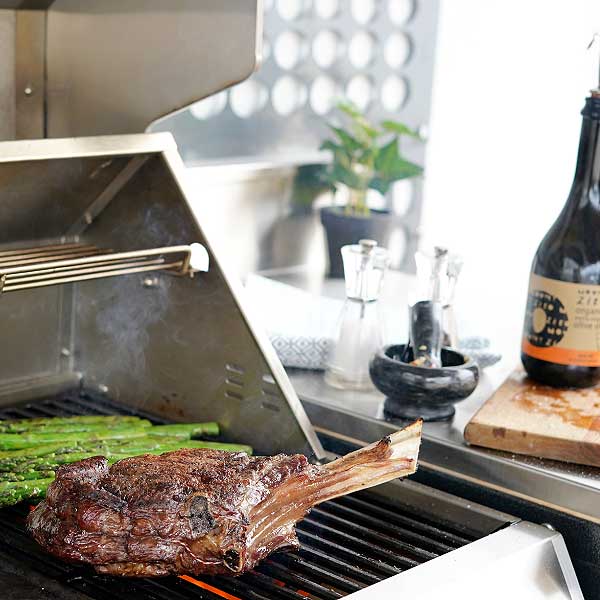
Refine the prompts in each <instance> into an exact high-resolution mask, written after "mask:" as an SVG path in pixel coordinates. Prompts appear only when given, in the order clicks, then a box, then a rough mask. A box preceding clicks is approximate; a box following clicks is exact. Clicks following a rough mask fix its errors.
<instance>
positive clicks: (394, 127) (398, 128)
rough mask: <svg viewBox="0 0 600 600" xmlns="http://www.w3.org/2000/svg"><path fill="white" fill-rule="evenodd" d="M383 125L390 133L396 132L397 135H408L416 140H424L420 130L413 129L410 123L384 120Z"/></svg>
mask: <svg viewBox="0 0 600 600" xmlns="http://www.w3.org/2000/svg"><path fill="white" fill-rule="evenodd" d="M381 127H383V129H385V130H386V131H389V132H390V133H395V134H397V135H408V136H409V137H412V138H415V139H416V140H422V138H421V136H420V135H419V132H418V131H416V130H415V129H411V128H410V127H409V126H408V125H405V124H404V123H400V122H399V121H382V122H381Z"/></svg>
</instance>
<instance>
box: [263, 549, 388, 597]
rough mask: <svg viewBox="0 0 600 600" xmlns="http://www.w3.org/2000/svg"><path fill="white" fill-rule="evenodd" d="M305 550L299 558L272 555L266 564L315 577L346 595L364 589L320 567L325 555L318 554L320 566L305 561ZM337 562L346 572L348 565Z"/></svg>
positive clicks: (362, 585)
mask: <svg viewBox="0 0 600 600" xmlns="http://www.w3.org/2000/svg"><path fill="white" fill-rule="evenodd" d="M305 550H306V549H305V548H303V550H301V552H302V556H300V554H283V553H276V554H273V555H271V556H270V557H269V560H268V563H269V564H276V565H282V566H286V567H288V568H290V569H293V570H294V571H295V572H297V573H304V574H306V575H309V576H313V577H317V578H318V579H319V581H323V582H325V583H327V584H328V585H330V586H331V587H332V588H335V589H340V590H342V591H344V592H347V593H351V592H357V591H358V590H361V589H362V588H364V587H366V584H363V583H358V582H357V581H356V580H354V579H349V578H348V577H344V576H343V575H342V574H341V573H334V572H332V571H330V570H328V569H325V568H324V567H323V566H322V563H326V562H327V558H328V557H327V555H324V554H322V553H320V554H321V557H322V558H321V561H320V562H321V564H319V563H317V564H315V563H312V562H310V561H309V560H306V558H305V556H306V555H307V554H309V553H308V552H306V551H305ZM313 554H314V553H313ZM333 560H335V559H333ZM337 562H338V563H339V565H340V567H341V571H342V572H343V571H344V570H347V567H348V566H349V565H346V564H345V563H343V562H342V561H337ZM377 581H378V579H377V578H376V577H374V578H373V581H372V583H376V582H377Z"/></svg>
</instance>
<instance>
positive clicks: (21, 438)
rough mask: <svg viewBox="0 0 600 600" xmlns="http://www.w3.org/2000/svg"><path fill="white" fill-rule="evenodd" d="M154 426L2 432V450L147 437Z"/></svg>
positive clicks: (0, 446)
mask: <svg viewBox="0 0 600 600" xmlns="http://www.w3.org/2000/svg"><path fill="white" fill-rule="evenodd" d="M152 429H153V428H152V427H148V428H146V427H135V426H132V427H131V428H125V429H120V428H119V429H98V430H96V431H80V432H73V433H61V432H55V433H0V450H21V449H23V448H33V447H36V446H38V445H39V444H53V443H60V442H62V443H64V444H65V445H68V444H69V443H71V444H72V445H77V444H81V443H89V442H102V441H104V440H118V439H132V438H141V437H146V436H147V435H148V432H149V431H152ZM171 435H172V436H173V437H179V438H181V439H189V437H190V434H189V433H187V434H185V433H181V434H177V433H172V434H171Z"/></svg>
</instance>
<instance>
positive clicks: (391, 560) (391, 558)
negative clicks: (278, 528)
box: [302, 515, 421, 569]
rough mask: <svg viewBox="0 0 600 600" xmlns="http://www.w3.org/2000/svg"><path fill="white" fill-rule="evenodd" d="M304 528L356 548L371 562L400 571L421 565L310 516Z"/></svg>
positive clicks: (304, 522)
mask: <svg viewBox="0 0 600 600" xmlns="http://www.w3.org/2000/svg"><path fill="white" fill-rule="evenodd" d="M302 523H303V525H304V527H305V528H306V529H308V530H310V531H313V532H314V533H317V534H319V535H321V536H323V537H325V538H327V539H331V540H333V541H337V542H338V543H341V544H345V545H346V546H347V547H349V548H357V549H359V550H361V551H362V552H364V553H366V554H367V556H369V557H370V558H371V560H376V559H380V560H383V561H384V562H386V563H388V564H390V565H393V566H398V567H399V568H400V569H409V568H410V567H416V566H417V565H419V564H421V563H420V562H419V561H418V560H415V559H413V558H410V557H408V556H401V555H398V554H396V553H394V552H392V551H390V550H387V549H385V548H380V547H378V546H377V545H375V544H373V543H371V542H369V541H367V540H364V539H361V538H359V537H356V536H354V535H351V534H349V533H346V532H345V531H339V530H338V529H336V528H335V527H331V526H329V525H325V524H324V523H320V522H319V521H317V520H315V519H313V518H312V517H311V516H310V515H309V516H308V517H306V518H305V519H304V520H303V521H302Z"/></svg>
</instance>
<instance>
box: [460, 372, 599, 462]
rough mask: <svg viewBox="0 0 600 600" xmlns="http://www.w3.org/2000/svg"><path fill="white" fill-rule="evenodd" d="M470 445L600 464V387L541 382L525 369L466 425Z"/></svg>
mask: <svg viewBox="0 0 600 600" xmlns="http://www.w3.org/2000/svg"><path fill="white" fill-rule="evenodd" d="M465 439H466V441H467V442H468V443H469V444H475V445H478V446H485V447H486V448H495V449H497V450H506V451H508V452H515V453H517V454H527V455H530V456H537V457H540V458H553V459H556V460H564V461H567V462H572V463H577V464H583V465H593V466H600V387H595V388H588V389H584V390H562V389H555V388H550V387H546V386H542V385H539V384H537V383H534V382H532V381H531V380H529V379H527V377H526V376H525V373H524V372H523V371H522V370H521V369H519V370H517V371H515V372H514V373H512V375H511V376H510V377H509V378H508V379H507V380H506V381H505V382H504V383H503V384H502V385H501V386H500V388H498V390H497V391H496V393H495V394H494V395H493V396H492V397H491V398H490V399H489V400H488V401H487V402H486V403H485V404H484V405H483V406H482V407H481V408H480V409H479V411H478V412H477V413H476V414H475V416H474V417H473V418H472V419H471V421H470V422H469V423H468V425H467V426H466V428H465Z"/></svg>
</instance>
